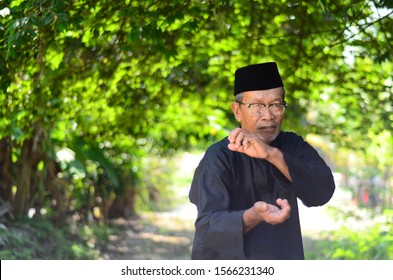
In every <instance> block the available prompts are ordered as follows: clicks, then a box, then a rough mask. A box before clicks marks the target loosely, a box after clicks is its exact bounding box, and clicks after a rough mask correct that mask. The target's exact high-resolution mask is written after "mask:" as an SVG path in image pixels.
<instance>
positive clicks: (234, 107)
mask: <svg viewBox="0 0 393 280" xmlns="http://www.w3.org/2000/svg"><path fill="white" fill-rule="evenodd" d="M232 112H233V114H234V115H235V118H236V120H237V121H238V122H241V121H242V115H241V112H240V104H239V103H237V102H233V103H232Z"/></svg>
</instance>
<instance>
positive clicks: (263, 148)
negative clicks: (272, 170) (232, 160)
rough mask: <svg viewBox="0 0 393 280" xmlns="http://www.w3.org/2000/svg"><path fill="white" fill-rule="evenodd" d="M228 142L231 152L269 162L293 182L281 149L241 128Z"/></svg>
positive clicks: (232, 133) (233, 133) (230, 136)
mask: <svg viewBox="0 0 393 280" xmlns="http://www.w3.org/2000/svg"><path fill="white" fill-rule="evenodd" d="M228 140H229V145H228V148H229V149H230V150H232V151H235V152H240V153H244V154H246V155H248V156H250V157H253V158H260V159H264V160H267V161H268V162H270V163H271V164H273V165H274V166H275V167H276V168H277V169H278V170H279V171H280V172H281V173H282V174H283V175H284V176H285V177H286V178H287V179H288V180H289V181H290V182H292V179H291V175H290V174H289V170H288V166H287V164H286V162H285V160H284V155H283V154H282V152H281V151H280V150H279V149H277V148H275V147H272V146H270V145H268V144H267V143H265V142H263V141H262V140H261V139H260V138H258V136H257V135H255V134H254V133H250V132H247V131H246V130H244V129H241V128H236V129H234V130H233V131H232V132H231V134H230V135H229V137H228Z"/></svg>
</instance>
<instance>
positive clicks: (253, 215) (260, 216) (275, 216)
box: [243, 198, 291, 234]
mask: <svg viewBox="0 0 393 280" xmlns="http://www.w3.org/2000/svg"><path fill="white" fill-rule="evenodd" d="M276 203H277V205H278V207H277V206H275V205H272V204H268V203H266V202H264V201H257V202H255V204H254V205H253V206H252V207H251V208H249V209H247V210H246V211H244V214H243V234H245V233H247V232H249V231H250V230H252V229H253V228H254V227H255V226H256V225H258V224H259V223H261V222H265V223H269V224H272V225H276V224H281V223H283V222H285V221H286V220H287V219H288V218H289V216H290V213H291V206H290V205H289V203H288V200H286V199H281V198H278V199H277V200H276Z"/></svg>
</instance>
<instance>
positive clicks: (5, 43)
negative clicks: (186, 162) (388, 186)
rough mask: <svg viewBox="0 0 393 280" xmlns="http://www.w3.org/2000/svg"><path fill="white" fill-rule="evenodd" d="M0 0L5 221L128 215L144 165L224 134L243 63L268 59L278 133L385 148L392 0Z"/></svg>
mask: <svg viewBox="0 0 393 280" xmlns="http://www.w3.org/2000/svg"><path fill="white" fill-rule="evenodd" d="M0 4H1V7H0V11H1V17H0V45H1V49H0V72H1V77H0V88H1V90H2V93H1V95H0V101H1V102H2V104H3V106H2V107H1V108H0V139H1V140H0V142H1V148H0V161H1V165H0V178H1V179H0V181H1V186H0V197H2V198H3V199H4V200H6V201H11V202H13V205H14V213H15V214H16V215H26V213H27V211H28V209H29V208H31V207H36V208H37V209H38V210H39V209H40V208H42V207H46V208H52V209H55V211H58V212H59V211H60V212H61V213H66V212H67V211H77V212H81V211H82V210H83V211H84V212H85V213H86V215H88V213H89V212H91V210H92V208H93V207H97V201H101V202H100V203H99V204H98V207H100V208H101V211H102V213H105V215H106V213H108V212H110V209H109V208H110V206H112V207H113V209H114V208H117V209H122V210H123V211H120V212H124V210H125V209H131V210H133V209H132V207H133V202H132V201H133V200H132V199H130V197H133V196H135V195H137V194H138V192H141V191H142V190H141V189H140V188H138V184H139V185H140V182H141V180H144V179H145V176H143V174H142V173H140V170H143V169H142V168H141V164H142V163H143V161H142V159H143V158H145V157H147V156H152V155H169V154H173V153H174V152H175V151H177V150H179V149H187V148H190V147H193V146H196V145H205V143H209V142H210V141H212V140H214V139H218V138H220V137H224V135H225V134H226V133H227V130H228V129H230V128H231V127H233V126H234V125H236V123H235V120H234V119H233V117H232V114H231V112H230V110H229V107H230V106H229V103H230V102H231V101H232V99H233V96H232V83H233V72H234V70H235V69H236V68H237V67H239V66H243V65H245V64H248V63H258V62H261V61H267V60H275V61H277V62H278V64H279V67H280V71H281V73H282V75H283V77H284V83H285V88H286V91H287V93H288V94H287V99H288V100H287V101H288V103H289V106H290V107H289V110H288V112H287V121H286V124H285V128H287V129H291V130H295V131H298V132H299V133H308V132H313V133H317V134H319V135H325V136H329V137H330V138H331V139H332V141H335V142H336V143H338V144H339V145H341V146H351V147H353V148H358V149H362V150H363V151H364V152H368V151H367V149H366V148H367V147H369V143H370V142H375V141H377V140H378V139H379V137H381V135H385V136H384V137H387V139H390V140H389V141H390V143H391V139H392V136H391V135H392V134H391V131H392V114H391V113H392V106H391V105H390V104H392V102H391V101H392V98H393V97H392V96H393V94H392V78H391V73H392V63H391V61H392V54H393V52H392V51H391V50H392V45H391V44H392V43H391V42H392V40H391V38H392V31H393V30H392V26H393V24H392V20H393V19H392V13H393V11H392V3H391V1H387V0H386V1H376V0H375V1H366V0H363V1H356V3H351V2H350V1H318V2H317V1H314V2H312V3H310V2H306V1H297V2H296V1H294V2H293V1H292V2H291V1H290V2H288V1H278V2H277V1H272V0H270V1H249V2H244V1H192V0H190V1H180V0H177V1H153V0H146V1H132V0H128V1H105V0H99V1H82V0H70V1H55V0H34V1H33V0H31V1H2V2H0ZM387 147H389V146H387ZM390 147H391V146H390ZM69 150H71V151H72V152H70V154H72V155H73V157H72V159H71V160H68V161H65V160H64V159H60V158H59V152H60V151H61V152H64V151H69ZM385 152H386V154H384V155H382V156H381V158H387V157H389V156H390V158H391V155H392V151H391V150H389V149H388V148H385ZM375 160H376V162H378V164H380V165H383V166H381V170H383V168H385V171H386V168H387V167H386V164H389V163H388V161H386V160H380V158H376V159H375ZM389 172H390V173H389V174H391V170H390V171H389ZM126 194H127V195H126ZM53 200H55V201H56V203H55V204H54V202H53ZM114 201H115V202H114ZM60 209H62V210H60Z"/></svg>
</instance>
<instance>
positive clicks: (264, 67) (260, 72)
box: [234, 62, 284, 95]
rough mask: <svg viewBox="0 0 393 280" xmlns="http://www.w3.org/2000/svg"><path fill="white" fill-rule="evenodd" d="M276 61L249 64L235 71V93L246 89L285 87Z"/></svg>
mask: <svg viewBox="0 0 393 280" xmlns="http://www.w3.org/2000/svg"><path fill="white" fill-rule="evenodd" d="M283 86H284V85H283V83H282V80H281V76H280V73H279V72H278V68H277V64H276V63H275V62H266V63H261V64H253V65H248V66H245V67H242V68H239V69H237V70H236V72H235V87H234V90H235V95H236V94H238V93H241V92H245V91H252V90H266V89H271V88H278V87H283Z"/></svg>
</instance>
